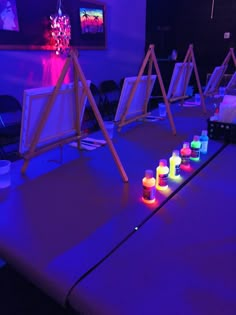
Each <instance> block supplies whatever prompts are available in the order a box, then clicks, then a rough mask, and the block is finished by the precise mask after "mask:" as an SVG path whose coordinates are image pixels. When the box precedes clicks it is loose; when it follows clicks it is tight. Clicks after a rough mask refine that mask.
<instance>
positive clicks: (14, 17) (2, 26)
mask: <svg viewBox="0 0 236 315" xmlns="http://www.w3.org/2000/svg"><path fill="white" fill-rule="evenodd" d="M0 30H7V31H19V22H18V14H17V8H16V1H15V0H0Z"/></svg>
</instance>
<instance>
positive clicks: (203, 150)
mask: <svg viewBox="0 0 236 315" xmlns="http://www.w3.org/2000/svg"><path fill="white" fill-rule="evenodd" d="M208 140H209V138H208V135H207V130H202V134H201V136H200V141H201V149H200V151H201V153H204V154H206V153H207V149H208Z"/></svg>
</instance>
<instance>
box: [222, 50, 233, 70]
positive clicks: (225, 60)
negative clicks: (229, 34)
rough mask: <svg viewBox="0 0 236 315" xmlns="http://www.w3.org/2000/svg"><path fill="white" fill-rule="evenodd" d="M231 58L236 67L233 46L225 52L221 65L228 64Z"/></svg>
mask: <svg viewBox="0 0 236 315" xmlns="http://www.w3.org/2000/svg"><path fill="white" fill-rule="evenodd" d="M231 58H232V60H233V63H234V66H235V68H236V57H235V53H234V48H230V49H229V52H228V54H227V56H226V57H225V59H224V61H223V63H222V66H226V65H228V64H229V61H230V59H231Z"/></svg>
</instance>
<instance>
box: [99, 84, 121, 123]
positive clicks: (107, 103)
mask: <svg viewBox="0 0 236 315" xmlns="http://www.w3.org/2000/svg"><path fill="white" fill-rule="evenodd" d="M100 91H101V93H102V95H103V97H104V115H105V117H104V118H105V119H109V120H113V119H114V117H115V113H116V109H117V105H118V103H119V98H120V92H121V90H120V87H119V86H118V84H117V83H116V82H115V81H114V80H105V81H102V82H101V84H100Z"/></svg>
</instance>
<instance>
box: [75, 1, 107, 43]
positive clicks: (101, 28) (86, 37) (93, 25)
mask: <svg viewBox="0 0 236 315" xmlns="http://www.w3.org/2000/svg"><path fill="white" fill-rule="evenodd" d="M79 38H80V47H83V48H96V49H104V48H106V28H105V5H104V4H102V3H99V2H93V1H80V4H79Z"/></svg>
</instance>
